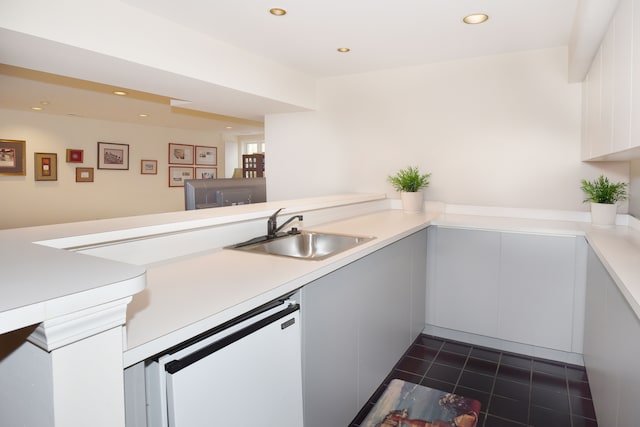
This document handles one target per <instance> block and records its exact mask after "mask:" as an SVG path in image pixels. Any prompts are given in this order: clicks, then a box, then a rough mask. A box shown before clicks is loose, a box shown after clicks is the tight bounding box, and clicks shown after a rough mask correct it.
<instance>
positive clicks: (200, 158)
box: [196, 145, 218, 166]
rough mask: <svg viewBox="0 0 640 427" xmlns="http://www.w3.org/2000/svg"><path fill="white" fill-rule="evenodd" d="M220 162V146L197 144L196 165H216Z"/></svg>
mask: <svg viewBox="0 0 640 427" xmlns="http://www.w3.org/2000/svg"><path fill="white" fill-rule="evenodd" d="M217 164H218V147H204V146H201V145H196V165H207V166H215V165H217Z"/></svg>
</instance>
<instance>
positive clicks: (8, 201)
mask: <svg viewBox="0 0 640 427" xmlns="http://www.w3.org/2000/svg"><path fill="white" fill-rule="evenodd" d="M0 138H2V139H17V140H26V142H27V155H26V160H27V175H26V176H20V177H5V176H0V192H1V193H2V202H1V205H0V206H2V207H1V208H0V228H15V227H23V226H30V225H41V224H53V223H61V222H72V221H82V220H89V219H99V218H111V217H119V216H131V215H140V214H146V213H157V212H167V211H176V210H183V209H184V194H183V188H182V187H179V188H175V187H174V188H169V186H168V164H167V153H168V143H169V142H175V143H180V144H190V145H206V146H217V147H218V166H217V168H218V173H219V176H221V177H224V144H223V143H222V137H221V135H220V134H218V133H213V132H204V131H189V130H183V129H173V128H163V127H152V126H139V125H134V124H127V123H116V122H108V121H101V120H91V119H84V118H78V117H68V116H53V115H47V114H42V113H31V112H18V111H9V110H0ZM98 141H103V142H113V143H121V144H129V156H130V157H129V161H130V164H129V170H127V171H116V170H98V169H97V142H98ZM67 148H75V149H83V150H84V163H83V164H76V163H66V162H65V155H66V149H67ZM34 152H47V153H57V154H58V180H57V181H47V182H45V181H38V182H36V181H35V180H34V159H33V157H34V155H33V153H34ZM141 159H153V160H158V174H157V175H141V174H140V160H141ZM77 166H81V167H93V168H95V170H94V173H95V177H94V182H93V183H76V182H75V168H76V167H77Z"/></svg>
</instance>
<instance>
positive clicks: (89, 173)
mask: <svg viewBox="0 0 640 427" xmlns="http://www.w3.org/2000/svg"><path fill="white" fill-rule="evenodd" d="M76 182H93V168H76Z"/></svg>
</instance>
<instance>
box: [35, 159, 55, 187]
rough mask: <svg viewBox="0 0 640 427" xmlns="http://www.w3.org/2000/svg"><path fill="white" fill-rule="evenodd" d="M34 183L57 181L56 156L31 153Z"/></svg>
mask: <svg viewBox="0 0 640 427" xmlns="http://www.w3.org/2000/svg"><path fill="white" fill-rule="evenodd" d="M33 155H34V164H35V178H36V181H57V180H58V154H56V153H33Z"/></svg>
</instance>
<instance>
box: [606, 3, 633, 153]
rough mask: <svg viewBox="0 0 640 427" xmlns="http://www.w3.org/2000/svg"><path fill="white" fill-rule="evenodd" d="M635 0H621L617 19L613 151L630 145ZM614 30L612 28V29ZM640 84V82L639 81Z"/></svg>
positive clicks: (624, 148) (614, 65) (614, 28)
mask: <svg viewBox="0 0 640 427" xmlns="http://www.w3.org/2000/svg"><path fill="white" fill-rule="evenodd" d="M632 2H633V0H620V2H619V4H618V10H617V12H616V14H615V17H614V19H613V20H612V22H613V39H614V41H615V46H614V47H613V55H612V56H613V76H612V78H613V88H612V95H613V105H612V109H613V133H612V147H611V148H612V149H611V151H612V152H614V153H615V152H618V151H622V150H626V149H627V148H629V144H630V141H629V132H630V129H631V88H632V84H631V76H632V74H631V73H632V54H633V45H632V43H633V4H632ZM610 31H611V30H610ZM638 83H640V81H637V82H636V84H638Z"/></svg>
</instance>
